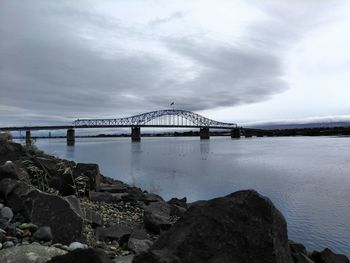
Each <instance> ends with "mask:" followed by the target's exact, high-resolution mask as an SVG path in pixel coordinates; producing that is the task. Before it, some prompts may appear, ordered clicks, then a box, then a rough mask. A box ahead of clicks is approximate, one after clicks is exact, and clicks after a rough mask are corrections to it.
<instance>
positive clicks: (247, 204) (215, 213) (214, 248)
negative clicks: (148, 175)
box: [133, 190, 292, 263]
mask: <svg viewBox="0 0 350 263" xmlns="http://www.w3.org/2000/svg"><path fill="white" fill-rule="evenodd" d="M133 262H134V263H140V262H142V263H149V262H152V263H157V262H158V263H160V262H162V263H170V262H172V263H176V262H179V263H180V262H191V263H195V262H206V263H214V262H215V263H216V262H220V263H225V262H240V263H241V262H242V263H244V262H246V263H248V262H254V263H260V262H261V263H263V262H264V263H265V262H270V263H291V262H292V258H291V253H290V249H289V245H288V235H287V224H286V221H285V219H284V217H283V215H282V214H281V213H280V212H279V211H278V210H277V209H276V208H275V206H274V205H273V203H272V202H271V201H270V200H269V199H268V198H266V197H264V196H261V195H260V194H258V193H257V192H255V191H253V190H246V191H239V192H236V193H233V194H230V195H228V196H226V197H222V198H215V199H212V200H209V201H200V202H197V203H194V204H193V205H191V207H190V208H189V209H188V210H187V212H186V213H185V214H184V215H183V217H181V218H180V219H179V220H178V221H177V222H176V223H175V224H174V225H173V227H172V228H170V230H169V231H168V232H165V233H164V234H163V235H161V236H160V237H159V239H158V240H157V241H156V242H155V243H154V245H153V246H152V247H151V248H150V250H148V251H147V252H145V253H142V254H140V255H138V256H136V257H135V259H134V261H133Z"/></svg>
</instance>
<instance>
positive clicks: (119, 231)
mask: <svg viewBox="0 0 350 263" xmlns="http://www.w3.org/2000/svg"><path fill="white" fill-rule="evenodd" d="M131 233H132V228H131V227H130V226H129V225H127V224H116V225H113V226H111V227H98V228H97V229H96V237H97V238H98V239H99V240H102V241H112V240H115V241H118V243H119V244H120V245H121V244H125V243H127V242H128V240H129V237H130V235H131Z"/></svg>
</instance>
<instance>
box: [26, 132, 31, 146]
mask: <svg viewBox="0 0 350 263" xmlns="http://www.w3.org/2000/svg"><path fill="white" fill-rule="evenodd" d="M31 144H32V137H31V136H30V131H26V145H31Z"/></svg>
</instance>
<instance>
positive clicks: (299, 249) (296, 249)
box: [288, 240, 307, 255]
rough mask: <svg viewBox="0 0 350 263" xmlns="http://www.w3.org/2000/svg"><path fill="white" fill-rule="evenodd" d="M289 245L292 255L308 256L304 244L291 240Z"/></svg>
mask: <svg viewBox="0 0 350 263" xmlns="http://www.w3.org/2000/svg"><path fill="white" fill-rule="evenodd" d="M288 243H289V247H290V250H291V252H292V253H301V254H304V255H306V254H307V252H306V248H305V246H304V245H303V244H301V243H297V242H295V241H292V240H289V241H288Z"/></svg>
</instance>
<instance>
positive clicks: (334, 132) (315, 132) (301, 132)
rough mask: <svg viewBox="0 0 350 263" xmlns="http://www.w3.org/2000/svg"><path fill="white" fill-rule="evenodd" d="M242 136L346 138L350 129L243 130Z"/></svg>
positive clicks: (349, 133)
mask: <svg viewBox="0 0 350 263" xmlns="http://www.w3.org/2000/svg"><path fill="white" fill-rule="evenodd" d="M242 133H243V135H246V136H247V137H250V136H257V137H261V136H342V135H343V136H346V135H350V127H326V128H325V127H322V128H298V129H274V130H256V129H243V132H242Z"/></svg>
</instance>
